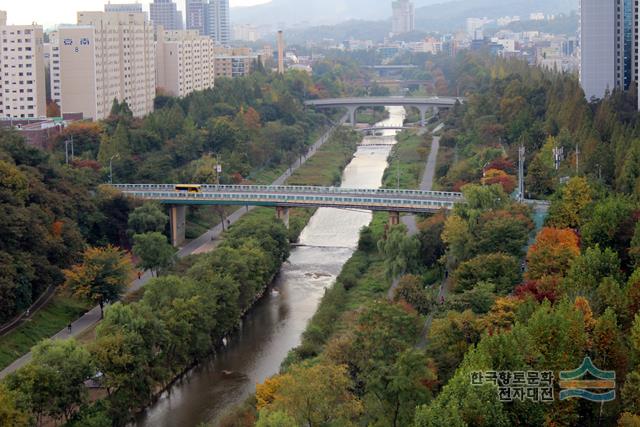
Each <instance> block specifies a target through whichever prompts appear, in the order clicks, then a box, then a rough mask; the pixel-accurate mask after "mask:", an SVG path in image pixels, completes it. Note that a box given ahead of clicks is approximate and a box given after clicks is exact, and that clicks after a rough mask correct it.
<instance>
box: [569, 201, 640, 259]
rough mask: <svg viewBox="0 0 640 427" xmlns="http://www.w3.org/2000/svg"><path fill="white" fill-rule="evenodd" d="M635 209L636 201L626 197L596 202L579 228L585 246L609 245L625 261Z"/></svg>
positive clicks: (634, 224) (633, 224) (634, 220)
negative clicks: (580, 228) (588, 216)
mask: <svg viewBox="0 0 640 427" xmlns="http://www.w3.org/2000/svg"><path fill="white" fill-rule="evenodd" d="M635 211H636V203H635V202H633V201H632V200H631V199H629V198H627V197H622V196H614V197H608V198H607V199H605V200H603V201H600V202H598V203H596V204H595V206H594V208H593V213H592V214H591V216H590V218H589V219H588V220H587V221H586V222H585V223H584V225H583V227H582V230H581V231H582V236H583V238H584V242H585V244H586V246H595V245H600V247H602V248H606V247H609V248H611V249H614V250H615V251H616V252H617V253H618V254H619V256H620V257H621V258H622V259H623V260H624V261H627V259H628V258H627V249H628V248H629V246H630V245H631V241H632V239H633V235H634V231H635V226H636V222H637V217H635V215H634V212H635ZM625 264H626V262H625Z"/></svg>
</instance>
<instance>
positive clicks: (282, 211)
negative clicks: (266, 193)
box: [276, 206, 289, 228]
mask: <svg viewBox="0 0 640 427" xmlns="http://www.w3.org/2000/svg"><path fill="white" fill-rule="evenodd" d="M276 218H278V219H279V220H281V221H282V222H283V223H284V225H285V227H287V228H289V208H287V207H283V206H277V207H276Z"/></svg>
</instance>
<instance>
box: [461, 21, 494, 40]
mask: <svg viewBox="0 0 640 427" xmlns="http://www.w3.org/2000/svg"><path fill="white" fill-rule="evenodd" d="M492 22H493V20H492V19H488V18H467V21H466V29H467V35H468V36H469V37H470V38H471V40H482V39H484V31H483V30H484V27H485V25H487V24H490V23H492Z"/></svg>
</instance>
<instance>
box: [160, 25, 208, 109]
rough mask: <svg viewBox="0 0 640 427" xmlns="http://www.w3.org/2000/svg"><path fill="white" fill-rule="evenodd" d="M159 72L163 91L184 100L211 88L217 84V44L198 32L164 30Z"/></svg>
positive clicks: (161, 41)
mask: <svg viewBox="0 0 640 427" xmlns="http://www.w3.org/2000/svg"><path fill="white" fill-rule="evenodd" d="M157 39H158V41H157V44H156V71H157V84H158V88H159V89H160V90H163V91H165V92H166V93H167V94H169V95H172V96H179V97H184V96H187V95H189V94H190V93H191V92H193V91H197V90H205V89H210V88H212V87H213V86H214V82H215V68H214V67H215V59H214V47H215V44H214V41H213V40H212V39H211V38H210V37H207V36H201V35H199V33H198V31H197V30H190V31H161V32H159V33H158V35H157Z"/></svg>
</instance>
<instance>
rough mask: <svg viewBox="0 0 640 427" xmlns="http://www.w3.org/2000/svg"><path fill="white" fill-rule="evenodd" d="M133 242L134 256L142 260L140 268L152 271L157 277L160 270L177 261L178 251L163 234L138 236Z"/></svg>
mask: <svg viewBox="0 0 640 427" xmlns="http://www.w3.org/2000/svg"><path fill="white" fill-rule="evenodd" d="M133 242H134V244H133V254H134V255H135V256H137V257H138V258H140V267H142V268H143V269H145V270H151V273H152V274H155V275H156V276H157V275H158V271H159V270H160V269H162V268H167V267H169V266H170V265H171V264H172V263H173V261H174V259H175V254H176V249H175V248H174V247H173V246H171V244H169V242H168V241H167V236H165V235H164V234H162V233H158V232H153V233H146V234H136V235H135V236H133Z"/></svg>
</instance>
